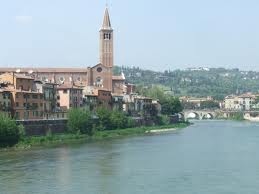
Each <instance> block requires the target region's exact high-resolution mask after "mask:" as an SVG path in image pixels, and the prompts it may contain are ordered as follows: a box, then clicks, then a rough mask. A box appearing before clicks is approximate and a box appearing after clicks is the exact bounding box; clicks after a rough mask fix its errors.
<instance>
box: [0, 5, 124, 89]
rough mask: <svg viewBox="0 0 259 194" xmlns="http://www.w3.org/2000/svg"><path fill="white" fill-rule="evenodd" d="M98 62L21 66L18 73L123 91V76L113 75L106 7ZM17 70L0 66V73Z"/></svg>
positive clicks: (63, 83)
mask: <svg viewBox="0 0 259 194" xmlns="http://www.w3.org/2000/svg"><path fill="white" fill-rule="evenodd" d="M99 34H100V36H99V44H100V50H99V55H100V57H99V60H100V62H99V64H97V65H95V66H93V67H88V68H22V69H19V73H23V74H31V75H32V76H33V77H34V78H35V79H37V80H42V81H44V82H49V83H57V84H60V85H68V84H71V83H72V84H74V85H76V86H80V87H84V88H89V87H90V88H92V89H93V88H94V89H97V90H98V89H100V90H107V91H110V92H112V93H119V94H121V93H122V92H123V87H124V82H125V77H124V76H123V75H122V76H113V73H112V68H113V66H114V49H113V41H114V38H113V29H112V26H111V21H110V16H109V11H108V8H106V9H105V14H104V19H103V24H102V27H101V29H100V31H99ZM7 72H10V73H13V72H17V69H15V68H0V73H1V74H2V73H7Z"/></svg>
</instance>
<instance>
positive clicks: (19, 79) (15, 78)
mask: <svg viewBox="0 0 259 194" xmlns="http://www.w3.org/2000/svg"><path fill="white" fill-rule="evenodd" d="M0 81H1V82H7V83H8V84H9V85H12V86H13V88H14V89H15V90H22V91H32V86H33V82H34V78H33V77H31V76H27V75H24V74H20V73H3V74H1V75H0Z"/></svg>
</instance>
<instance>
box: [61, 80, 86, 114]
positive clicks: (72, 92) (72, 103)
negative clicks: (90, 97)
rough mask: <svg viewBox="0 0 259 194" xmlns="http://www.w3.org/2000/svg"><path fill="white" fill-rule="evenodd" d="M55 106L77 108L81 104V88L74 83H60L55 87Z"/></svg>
mask: <svg viewBox="0 0 259 194" xmlns="http://www.w3.org/2000/svg"><path fill="white" fill-rule="evenodd" d="M57 91H58V95H57V107H60V108H64V109H70V108H79V107H82V104H83V89H82V88H80V87H77V86H74V85H61V86H59V87H58V88H57Z"/></svg>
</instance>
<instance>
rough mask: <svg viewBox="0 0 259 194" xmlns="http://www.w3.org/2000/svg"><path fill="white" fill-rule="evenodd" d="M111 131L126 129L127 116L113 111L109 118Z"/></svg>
mask: <svg viewBox="0 0 259 194" xmlns="http://www.w3.org/2000/svg"><path fill="white" fill-rule="evenodd" d="M110 123H111V129H124V128H127V127H128V118H127V116H126V115H125V114H124V113H122V112H119V111H113V112H112V113H111V116H110Z"/></svg>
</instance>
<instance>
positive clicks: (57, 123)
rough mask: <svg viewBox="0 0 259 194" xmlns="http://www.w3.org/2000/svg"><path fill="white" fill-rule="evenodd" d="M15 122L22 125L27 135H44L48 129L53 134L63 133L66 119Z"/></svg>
mask: <svg viewBox="0 0 259 194" xmlns="http://www.w3.org/2000/svg"><path fill="white" fill-rule="evenodd" d="M16 123H17V124H18V125H23V126H24V129H25V134H26V135H27V136H44V135H46V134H47V133H48V132H50V131H51V133H53V134H59V133H64V132H65V131H66V124H67V120H66V119H62V120H61V119H59V120H30V121H16Z"/></svg>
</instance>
